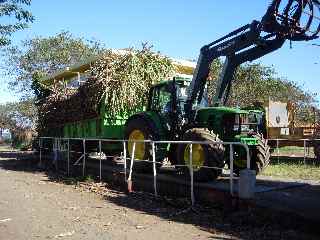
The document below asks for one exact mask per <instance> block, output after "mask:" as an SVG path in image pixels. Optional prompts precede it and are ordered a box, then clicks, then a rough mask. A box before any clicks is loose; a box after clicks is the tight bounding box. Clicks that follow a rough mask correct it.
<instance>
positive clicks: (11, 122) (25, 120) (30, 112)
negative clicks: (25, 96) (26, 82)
mask: <svg viewBox="0 0 320 240" xmlns="http://www.w3.org/2000/svg"><path fill="white" fill-rule="evenodd" d="M36 120H37V111H36V109H35V107H34V103H33V99H29V100H24V101H21V102H17V103H6V104H1V105H0V128H5V129H9V130H11V131H12V130H16V129H29V128H33V127H34V126H35V124H36Z"/></svg>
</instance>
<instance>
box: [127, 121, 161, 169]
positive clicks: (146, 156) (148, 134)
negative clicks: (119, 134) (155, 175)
mask: <svg viewBox="0 0 320 240" xmlns="http://www.w3.org/2000/svg"><path fill="white" fill-rule="evenodd" d="M134 131H139V132H140V133H142V134H143V138H144V140H153V141H156V140H159V136H158V134H157V132H158V131H157V129H156V128H155V125H154V124H153V123H152V122H150V121H148V120H147V119H144V118H142V117H136V118H133V119H131V120H130V119H129V121H128V122H127V124H126V127H125V131H124V137H125V139H126V140H128V139H130V135H131V134H132V133H133V132H134ZM129 145H130V142H128V144H127V145H126V146H127V153H128V155H127V162H126V163H127V168H128V169H129V168H130V159H131V155H130V152H132V145H131V149H129V148H130V146H129ZM136 146H137V147H136V149H138V146H140V147H141V146H144V147H142V148H143V149H144V150H143V153H140V154H139V156H138V154H137V155H136V154H135V156H138V158H136V157H135V162H134V164H133V171H134V172H139V173H150V172H152V171H153V164H152V162H145V161H139V160H149V161H152V145H151V143H136ZM140 149H141V148H140ZM156 156H157V154H156ZM156 161H157V165H156V167H157V169H159V168H160V167H161V165H162V161H163V158H162V157H160V158H159V156H158V157H157V159H156Z"/></svg>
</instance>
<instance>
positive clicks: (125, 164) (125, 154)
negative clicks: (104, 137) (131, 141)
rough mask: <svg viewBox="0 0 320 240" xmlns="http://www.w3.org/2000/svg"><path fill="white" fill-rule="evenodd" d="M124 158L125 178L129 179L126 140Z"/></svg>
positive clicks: (124, 142)
mask: <svg viewBox="0 0 320 240" xmlns="http://www.w3.org/2000/svg"><path fill="white" fill-rule="evenodd" d="M123 158H124V164H123V166H124V169H123V170H124V180H125V181H127V147H126V141H123Z"/></svg>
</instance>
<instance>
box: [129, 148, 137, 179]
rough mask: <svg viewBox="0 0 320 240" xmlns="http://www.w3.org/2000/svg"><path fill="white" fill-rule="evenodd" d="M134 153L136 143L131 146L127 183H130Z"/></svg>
mask: <svg viewBox="0 0 320 240" xmlns="http://www.w3.org/2000/svg"><path fill="white" fill-rule="evenodd" d="M135 151H136V143H135V142H134V143H133V146H132V156H131V160H130V171H129V177H128V182H129V181H131V178H132V168H133V160H134V153H135Z"/></svg>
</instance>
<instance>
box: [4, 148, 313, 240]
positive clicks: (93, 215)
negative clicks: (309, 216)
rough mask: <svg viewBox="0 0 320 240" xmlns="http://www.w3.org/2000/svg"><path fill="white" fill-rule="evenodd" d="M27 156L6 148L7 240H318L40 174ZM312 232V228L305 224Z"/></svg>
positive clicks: (258, 219) (273, 225) (268, 217)
mask: <svg viewBox="0 0 320 240" xmlns="http://www.w3.org/2000/svg"><path fill="white" fill-rule="evenodd" d="M28 158H30V155H28V153H24V152H9V151H8V149H7V148H5V147H2V149H1V148H0V239H1V240H2V239H6V240H11V239H15V240H20V239H21V240H22V239H86V240H87V239H153V240H156V239H183V240H187V239H288V238H290V239H318V236H319V235H317V233H312V232H310V231H309V229H305V228H304V226H301V224H300V223H297V222H296V221H294V220H293V218H292V217H287V216H283V215H280V216H279V215H274V214H271V213H267V214H265V213H262V212H260V211H256V210H254V209H252V210H250V211H248V212H247V211H246V212H239V211H238V212H232V213H231V212H228V211H223V210H221V209H219V208H205V207H198V211H199V212H197V213H194V212H192V211H186V212H184V211H183V208H181V206H180V207H179V205H181V203H184V202H185V201H182V200H180V201H172V200H167V201H163V200H161V201H160V200H156V199H154V198H153V197H151V196H149V195H146V194H141V193H136V194H131V195H127V194H124V193H122V192H120V191H117V190H116V188H114V187H111V186H109V185H107V184H100V183H94V182H91V181H89V182H88V181H87V182H80V183H79V182H77V183H74V182H73V181H70V179H63V178H61V176H57V175H56V174H55V173H51V172H39V171H37V169H36V168H35V166H34V165H32V164H31V163H30V161H27V160H26V159H28ZM304 224H307V223H304Z"/></svg>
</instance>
